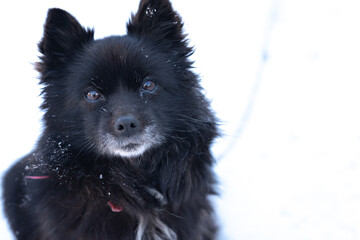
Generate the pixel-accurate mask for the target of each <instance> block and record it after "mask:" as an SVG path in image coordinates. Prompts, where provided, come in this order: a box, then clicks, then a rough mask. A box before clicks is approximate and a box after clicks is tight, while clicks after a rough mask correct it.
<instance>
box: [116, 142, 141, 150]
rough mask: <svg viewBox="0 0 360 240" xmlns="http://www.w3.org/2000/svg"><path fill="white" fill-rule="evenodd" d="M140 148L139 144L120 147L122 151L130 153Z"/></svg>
mask: <svg viewBox="0 0 360 240" xmlns="http://www.w3.org/2000/svg"><path fill="white" fill-rule="evenodd" d="M140 146H141V144H139V143H129V144H127V145H125V146H123V147H121V149H122V150H124V151H128V152H131V151H136V150H137V149H138V148H139V147H140Z"/></svg>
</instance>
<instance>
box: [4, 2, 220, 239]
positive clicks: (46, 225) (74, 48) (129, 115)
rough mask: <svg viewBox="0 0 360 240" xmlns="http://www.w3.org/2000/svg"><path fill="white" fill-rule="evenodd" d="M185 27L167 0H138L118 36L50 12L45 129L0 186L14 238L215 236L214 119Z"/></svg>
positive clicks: (43, 69) (43, 45)
mask: <svg viewBox="0 0 360 240" xmlns="http://www.w3.org/2000/svg"><path fill="white" fill-rule="evenodd" d="M182 27H183V24H182V21H181V18H180V17H179V15H178V14H177V13H176V12H174V11H173V9H172V6H171V4H170V3H169V1H168V0H142V1H141V3H140V6H139V9H138V12H137V13H136V14H135V15H132V17H131V19H130V21H129V23H128V24H127V29H128V33H127V35H125V36H114V37H108V38H104V39H100V40H94V39H93V35H94V34H93V30H90V29H84V28H83V27H82V26H81V25H80V24H79V23H78V22H77V20H76V19H75V18H74V17H72V16H71V15H70V14H68V13H67V12H65V11H63V10H61V9H50V10H49V12H48V16H47V20H46V24H45V27H44V36H43V39H42V40H41V42H40V43H39V51H40V52H41V53H42V56H41V58H40V62H39V63H38V65H37V69H38V71H39V72H40V73H41V84H42V85H43V86H44V88H43V93H42V95H43V98H44V103H43V105H42V109H44V110H45V114H44V123H45V128H44V132H43V134H42V136H41V138H40V139H39V141H38V143H37V145H36V148H35V150H34V151H33V152H32V153H30V154H29V155H27V156H25V157H24V158H22V159H21V160H20V161H19V162H17V163H16V164H15V165H14V166H13V167H12V168H11V169H10V170H9V171H8V172H7V174H6V176H5V178H4V185H3V188H4V191H3V198H4V206H5V212H6V215H7V217H8V220H9V222H10V226H11V228H12V230H13V232H14V234H15V235H16V238H17V239H22V240H25V239H27V240H49V239H58V240H64V239H66V240H79V239H86V240H91V239H99V240H100V239H101V240H112V239H122V240H124V239H132V240H133V239H136V240H150V239H151V240H170V239H177V240H209V239H214V238H215V235H216V224H215V222H214V217H213V210H212V207H211V204H210V201H209V199H208V197H209V196H210V195H212V194H214V193H215V191H214V182H215V181H214V176H213V173H212V170H211V167H212V165H213V158H212V156H211V153H210V150H209V146H210V145H211V143H212V141H213V139H214V137H216V136H217V131H216V121H215V118H214V116H213V114H212V112H211V111H210V109H209V104H208V101H207V100H206V99H205V98H204V96H203V94H202V93H201V88H200V86H199V83H198V77H197V76H196V75H195V74H194V73H193V72H192V71H191V67H192V62H191V61H189V59H188V57H189V55H191V53H192V49H191V48H190V47H188V44H187V41H186V39H185V35H184V33H183V30H182ZM110 205H112V206H113V207H110Z"/></svg>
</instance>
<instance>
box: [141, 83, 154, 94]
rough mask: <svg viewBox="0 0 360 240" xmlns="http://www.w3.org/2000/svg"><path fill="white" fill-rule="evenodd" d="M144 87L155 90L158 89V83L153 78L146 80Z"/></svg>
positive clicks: (151, 90)
mask: <svg viewBox="0 0 360 240" xmlns="http://www.w3.org/2000/svg"><path fill="white" fill-rule="evenodd" d="M142 89H143V90H145V91H148V92H153V91H154V90H155V89H156V83H155V82H153V81H151V80H146V81H144V83H143V85H142Z"/></svg>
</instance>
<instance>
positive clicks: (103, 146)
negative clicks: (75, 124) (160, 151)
mask: <svg viewBox="0 0 360 240" xmlns="http://www.w3.org/2000/svg"><path fill="white" fill-rule="evenodd" d="M153 130H154V128H148V129H146V130H145V131H144V132H143V133H142V134H139V135H137V136H133V137H130V138H125V139H124V138H117V137H115V136H114V135H112V134H110V133H106V134H101V135H100V136H101V137H99V138H98V140H100V141H99V142H98V144H96V145H97V148H98V150H99V151H100V152H101V153H102V154H104V155H107V156H111V157H123V158H136V157H139V156H141V155H143V154H144V153H145V152H147V151H149V150H150V149H151V148H153V147H155V146H158V145H160V144H161V143H162V142H163V137H161V135H159V134H158V132H156V131H153Z"/></svg>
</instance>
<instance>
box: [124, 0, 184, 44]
mask: <svg viewBox="0 0 360 240" xmlns="http://www.w3.org/2000/svg"><path fill="white" fill-rule="evenodd" d="M127 31H128V35H130V36H133V37H137V38H139V39H141V38H146V39H148V40H150V41H153V43H155V44H156V43H158V44H159V45H161V46H164V45H165V46H168V47H171V48H174V47H186V42H185V41H184V40H185V37H186V35H184V34H183V23H182V20H181V17H180V16H179V15H178V14H177V13H176V12H175V11H174V10H173V8H172V6H171V3H170V2H169V0H142V1H141V2H140V5H139V9H138V11H137V13H136V14H135V15H134V14H133V15H132V17H131V19H130V21H129V23H128V24H127ZM165 46H164V47H165Z"/></svg>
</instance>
